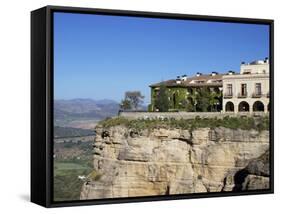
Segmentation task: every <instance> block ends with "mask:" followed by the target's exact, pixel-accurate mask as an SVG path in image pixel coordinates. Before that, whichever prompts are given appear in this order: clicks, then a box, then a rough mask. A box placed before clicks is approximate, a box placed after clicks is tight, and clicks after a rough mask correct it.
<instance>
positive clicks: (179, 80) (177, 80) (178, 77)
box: [176, 76, 181, 84]
mask: <svg viewBox="0 0 281 214" xmlns="http://www.w3.org/2000/svg"><path fill="white" fill-rule="evenodd" d="M176 83H177V84H180V83H181V78H180V76H177V79H176Z"/></svg>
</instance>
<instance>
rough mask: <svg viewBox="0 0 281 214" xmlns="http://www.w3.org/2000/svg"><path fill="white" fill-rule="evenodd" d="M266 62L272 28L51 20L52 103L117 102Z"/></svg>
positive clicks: (74, 17)
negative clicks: (154, 87) (164, 84)
mask: <svg viewBox="0 0 281 214" xmlns="http://www.w3.org/2000/svg"><path fill="white" fill-rule="evenodd" d="M268 56H269V27H268V26H266V25H254V24H234V23H218V22H203V21H187V20H167V19H151V18H135V17H118V16H103V15H86V14H70V13H55V15H54V80H55V81H54V83H55V85H54V87H55V99H72V98H92V99H97V100H99V99H113V100H116V101H118V102H119V101H120V100H121V99H122V98H123V96H124V92H125V91H129V90H139V91H141V92H142V93H143V94H144V95H145V103H146V104H147V103H148V102H149V100H150V89H149V87H148V86H149V85H150V84H152V83H156V82H159V81H162V80H167V79H173V78H175V77H176V76H178V75H183V74H187V75H188V76H191V75H193V74H195V73H196V72H202V73H209V72H211V71H218V72H226V71H228V70H236V71H239V67H240V63H241V61H246V62H248V61H253V60H255V59H263V58H264V57H268Z"/></svg>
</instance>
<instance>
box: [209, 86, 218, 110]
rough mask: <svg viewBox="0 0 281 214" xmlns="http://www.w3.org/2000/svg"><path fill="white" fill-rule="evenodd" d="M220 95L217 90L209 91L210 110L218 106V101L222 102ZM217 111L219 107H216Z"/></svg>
mask: <svg viewBox="0 0 281 214" xmlns="http://www.w3.org/2000/svg"><path fill="white" fill-rule="evenodd" d="M219 97H220V95H219V94H218V93H216V92H214V91H213V92H210V93H209V105H210V110H211V111H214V107H215V106H216V108H217V107H218V105H217V104H218V103H220V100H219ZM215 110H216V111H217V109H215Z"/></svg>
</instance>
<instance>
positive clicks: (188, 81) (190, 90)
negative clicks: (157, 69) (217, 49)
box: [149, 72, 223, 111]
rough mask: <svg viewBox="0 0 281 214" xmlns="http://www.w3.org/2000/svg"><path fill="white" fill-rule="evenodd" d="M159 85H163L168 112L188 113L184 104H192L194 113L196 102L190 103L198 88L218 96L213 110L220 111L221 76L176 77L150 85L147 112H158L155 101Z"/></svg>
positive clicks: (215, 73)
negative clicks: (167, 102) (167, 101)
mask: <svg viewBox="0 0 281 214" xmlns="http://www.w3.org/2000/svg"><path fill="white" fill-rule="evenodd" d="M161 85H164V86H165V88H166V90H167V95H168V99H169V111H174V110H179V111H189V110H187V108H186V104H190V103H192V105H194V108H193V110H192V111H196V104H197V103H196V102H194V101H193V102H192V100H191V99H192V96H194V94H195V93H196V92H197V90H198V89H200V88H203V87H205V88H207V89H208V90H209V91H213V92H216V94H218V95H219V96H218V98H217V100H218V102H217V103H214V110H215V111H220V110H221V109H222V100H221V97H222V86H223V84H222V74H218V73H217V72H212V73H211V74H202V73H199V72H198V73H197V74H196V75H195V76H193V77H187V76H186V75H182V76H178V77H177V78H176V79H172V80H168V81H163V82H159V83H156V84H152V85H150V88H151V104H150V106H149V111H158V109H157V107H156V105H155V104H156V99H157V97H158V94H159V90H160V87H161Z"/></svg>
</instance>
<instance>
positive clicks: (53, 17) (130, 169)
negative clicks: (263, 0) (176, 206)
mask: <svg viewBox="0 0 281 214" xmlns="http://www.w3.org/2000/svg"><path fill="white" fill-rule="evenodd" d="M273 63H274V58H273V20H265V19H249V18H232V17H231V18H230V17H214V16H201V15H200V16H198V15H186V14H169V13H156V12H137V11H122V10H105V9H90V8H72V7H58V6H47V7H43V8H40V9H38V10H35V11H32V13H31V98H32V101H31V201H32V202H34V203H37V204H40V205H42V206H45V207H58V206H73V205H89V204H103V203H123V202H139V201H156V200H172V199H187V198H203V197H204V198H205V197H217V196H220V197H222V196H238V195H253V194H265V193H273V184H274V183H273V155H274V154H273V151H274V150H273V106H274V105H273V101H274V100H273ZM245 200H247V199H245Z"/></svg>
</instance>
